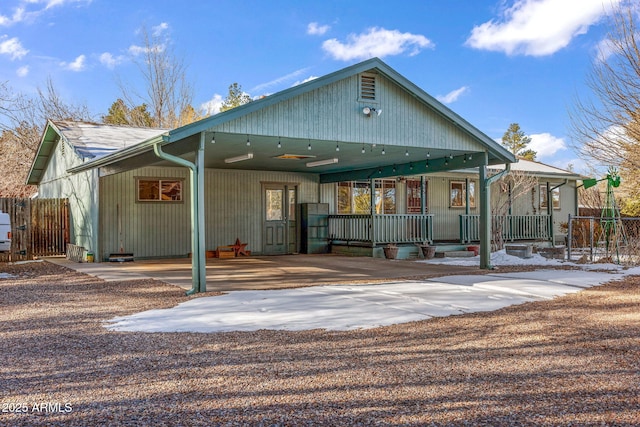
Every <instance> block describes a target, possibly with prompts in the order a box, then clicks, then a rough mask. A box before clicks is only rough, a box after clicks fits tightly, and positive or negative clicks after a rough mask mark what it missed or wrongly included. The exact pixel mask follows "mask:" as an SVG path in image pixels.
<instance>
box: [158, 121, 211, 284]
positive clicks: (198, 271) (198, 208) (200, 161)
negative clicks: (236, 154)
mask: <svg viewBox="0 0 640 427" xmlns="http://www.w3.org/2000/svg"><path fill="white" fill-rule="evenodd" d="M160 144H161V143H160V142H157V143H155V144H154V145H153V151H154V153H155V154H156V156H158V157H160V158H161V159H163V160H168V161H170V162H173V163H177V164H179V165H180V166H184V167H186V168H189V178H190V179H189V181H190V185H189V188H190V191H191V283H192V284H191V289H190V290H188V291H187V295H193V294H195V293H198V292H205V291H206V290H207V274H206V273H207V270H206V268H207V265H206V260H205V255H206V254H205V249H204V248H205V239H204V144H205V143H204V132H201V133H200V146H199V147H198V151H196V153H195V154H196V158H195V162H193V163H192V162H190V161H188V160H185V159H183V158H181V157H178V156H174V155H172V154H168V153H165V152H163V151H162V147H161V146H160Z"/></svg>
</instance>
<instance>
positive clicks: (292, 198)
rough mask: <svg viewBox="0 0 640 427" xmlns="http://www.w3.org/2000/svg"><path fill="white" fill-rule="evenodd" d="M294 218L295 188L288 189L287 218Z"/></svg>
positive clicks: (291, 219) (293, 219) (292, 219)
mask: <svg viewBox="0 0 640 427" xmlns="http://www.w3.org/2000/svg"><path fill="white" fill-rule="evenodd" d="M295 219H296V190H295V189H289V220H290V221H295Z"/></svg>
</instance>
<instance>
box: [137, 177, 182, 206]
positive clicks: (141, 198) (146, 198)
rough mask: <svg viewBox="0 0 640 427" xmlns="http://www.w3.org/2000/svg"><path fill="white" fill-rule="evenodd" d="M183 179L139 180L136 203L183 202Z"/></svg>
mask: <svg viewBox="0 0 640 427" xmlns="http://www.w3.org/2000/svg"><path fill="white" fill-rule="evenodd" d="M182 186H183V180H182V179H175V178H166V179H165V178H162V179H159V178H137V180H136V189H137V195H136V201H138V202H182Z"/></svg>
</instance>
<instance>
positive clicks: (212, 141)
mask: <svg viewBox="0 0 640 427" xmlns="http://www.w3.org/2000/svg"><path fill="white" fill-rule="evenodd" d="M211 143H212V144H215V143H216V133H215V132H214V133H213V136H212V137H211Z"/></svg>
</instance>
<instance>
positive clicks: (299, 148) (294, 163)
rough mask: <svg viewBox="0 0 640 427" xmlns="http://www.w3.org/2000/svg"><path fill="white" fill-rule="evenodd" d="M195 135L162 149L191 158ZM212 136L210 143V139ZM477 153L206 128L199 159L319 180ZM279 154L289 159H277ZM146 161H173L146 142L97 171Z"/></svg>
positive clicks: (466, 160)
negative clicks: (312, 164)
mask: <svg viewBox="0 0 640 427" xmlns="http://www.w3.org/2000/svg"><path fill="white" fill-rule="evenodd" d="M199 138H200V136H199V135H198V134H196V135H192V136H190V137H187V138H185V139H184V140H182V141H180V142H179V143H171V144H166V145H163V150H164V151H166V152H167V153H170V154H173V155H177V156H181V157H184V158H185V159H189V160H192V159H193V158H194V153H195V151H196V150H197V148H198V144H199ZM214 139H215V143H212V141H213V140H214ZM247 140H248V141H249V145H248V144H247ZM278 143H280V147H278ZM309 146H310V147H311V149H309ZM363 149H364V153H363ZM248 153H251V154H252V155H253V157H252V158H250V159H247V160H241V161H237V162H233V163H226V162H225V159H229V158H233V157H237V156H242V155H246V154H248ZM482 154H483V153H481V152H470V151H456V150H442V149H437V148H428V147H410V146H397V145H384V146H383V145H376V144H370V143H366V142H364V143H354V142H345V141H327V140H317V139H297V138H281V137H277V136H265V135H252V134H249V135H247V134H234V133H225V132H215V133H214V132H206V133H205V157H204V163H205V167H206V168H214V169H237V170H269V171H286V172H302V173H316V174H320V180H321V182H337V181H343V180H355V179H358V180H362V179H369V178H377V177H380V178H382V177H390V176H400V175H403V176H407V175H418V174H425V173H433V172H438V171H444V170H455V169H461V168H471V167H477V166H478V165H480V164H482V162H483V157H484V156H483V155H482ZM283 156H284V157H293V158H281V157H283ZM307 156H308V157H307ZM296 157H299V158H296ZM331 159H337V162H336V163H331V164H327V165H321V166H315V167H309V166H307V164H308V163H310V162H316V161H322V160H331ZM503 161H504V160H503V159H502V158H497V157H492V156H491V154H489V164H499V163H502V162H503ZM149 165H166V166H174V164H173V163H169V162H166V161H162V160H160V159H158V158H157V157H156V156H155V154H153V151H152V148H151V147H149V150H147V151H145V152H142V153H137V154H136V155H134V156H131V157H127V158H124V159H121V160H119V161H116V162H110V163H109V164H108V165H103V166H102V167H101V172H102V174H103V175H110V174H114V173H119V172H124V171H126V170H131V169H135V168H139V167H144V166H149Z"/></svg>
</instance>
